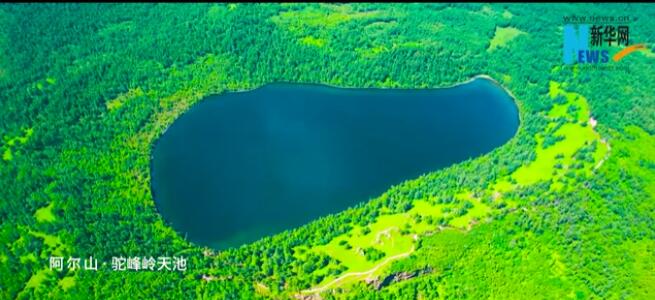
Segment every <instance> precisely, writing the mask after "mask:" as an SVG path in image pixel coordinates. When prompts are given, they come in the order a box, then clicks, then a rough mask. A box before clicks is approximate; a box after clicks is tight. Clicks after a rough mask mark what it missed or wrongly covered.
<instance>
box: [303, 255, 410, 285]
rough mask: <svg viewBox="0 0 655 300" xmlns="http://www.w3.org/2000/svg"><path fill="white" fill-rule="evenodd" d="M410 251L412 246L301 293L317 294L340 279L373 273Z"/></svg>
mask: <svg viewBox="0 0 655 300" xmlns="http://www.w3.org/2000/svg"><path fill="white" fill-rule="evenodd" d="M412 252H414V247H412V249H410V250H409V251H407V252H403V253H400V254H396V255H394V256H391V257H387V258H386V259H385V260H383V261H381V262H380V263H379V264H377V265H375V266H374V267H373V268H371V269H370V270H368V271H363V272H352V273H346V274H343V275H341V276H339V277H338V278H336V279H334V280H332V281H330V282H328V283H327V284H326V285H324V286H322V287H317V288H313V289H309V290H304V291H302V292H301V294H318V293H321V292H324V291H325V290H327V289H328V288H330V286H332V285H334V284H336V283H338V282H339V281H342V280H344V279H346V278H348V277H353V276H362V275H370V274H373V273H374V272H375V271H377V270H378V269H380V268H381V267H383V266H384V265H386V264H388V263H390V262H392V261H394V260H397V259H400V258H403V257H407V256H409V255H410V254H412Z"/></svg>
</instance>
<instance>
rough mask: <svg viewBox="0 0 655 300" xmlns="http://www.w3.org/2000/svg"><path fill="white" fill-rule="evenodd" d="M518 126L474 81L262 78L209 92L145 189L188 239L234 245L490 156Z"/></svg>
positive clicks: (164, 144) (503, 99)
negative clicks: (363, 83) (335, 83)
mask: <svg viewBox="0 0 655 300" xmlns="http://www.w3.org/2000/svg"><path fill="white" fill-rule="evenodd" d="M518 126H519V116H518V110H517V107H516V105H515V103H514V101H513V99H512V97H511V96H510V95H509V94H508V93H507V92H506V91H505V90H504V89H503V88H502V87H500V86H499V85H497V84H496V83H495V82H493V81H491V80H489V79H486V78H475V79H473V80H471V81H469V82H467V83H463V84H460V85H456V86H453V87H449V88H439V89H368V88H362V89H350V88H336V87H329V86H324V85H307V84H268V85H265V86H262V87H260V88H257V89H254V90H250V91H245V92H228V93H224V94H220V95H214V96H209V97H207V98H206V99H204V100H202V101H200V102H199V103H197V104H196V105H194V106H193V107H191V108H190V109H189V111H187V112H186V113H184V114H183V115H181V116H180V117H179V118H178V119H177V120H175V121H174V122H173V124H172V125H171V126H170V127H169V128H168V129H167V130H166V132H164V133H163V134H162V136H161V137H160V138H159V139H158V140H157V142H156V143H155V145H154V147H153V150H152V161H151V180H152V182H151V188H152V192H153V197H154V200H155V203H156V207H157V209H158V211H159V213H160V214H161V215H162V216H163V217H164V219H165V220H166V221H167V222H168V223H169V224H170V225H171V226H172V227H173V228H174V229H176V230H177V231H178V232H179V233H180V234H181V235H182V236H185V237H186V238H187V239H188V240H190V241H192V242H194V243H197V244H200V245H203V246H209V247H212V248H215V249H225V248H229V247H236V246H239V245H242V244H245V243H249V242H253V241H256V240H258V239H260V238H262V237H265V236H268V235H273V234H276V233H280V232H282V231H284V230H287V229H293V228H295V227H298V226H301V225H303V224H305V223H308V222H310V221H312V220H314V219H317V218H319V217H321V216H326V215H328V214H332V213H337V212H339V211H342V210H344V209H347V208H348V207H352V206H354V205H356V204H357V203H360V202H364V201H368V200H369V199H371V198H375V197H377V196H379V195H380V194H382V193H383V192H385V191H386V190H387V189H389V188H390V187H391V186H393V185H396V184H400V183H402V182H403V181H405V180H408V179H414V178H417V177H418V176H420V175H421V174H424V173H427V172H432V171H436V170H439V169H440V168H444V167H447V166H449V165H452V164H455V163H457V162H461V161H464V160H466V159H468V158H472V157H476V156H479V155H482V154H484V153H487V152H489V151H491V150H493V149H494V148H496V147H498V146H500V145H503V144H504V143H505V142H507V141H508V140H509V139H510V138H512V137H513V136H514V135H515V133H516V131H517V129H518Z"/></svg>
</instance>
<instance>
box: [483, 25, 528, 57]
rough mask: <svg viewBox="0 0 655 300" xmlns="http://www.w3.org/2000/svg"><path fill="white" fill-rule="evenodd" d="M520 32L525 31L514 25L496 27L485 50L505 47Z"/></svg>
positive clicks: (520, 33)
mask: <svg viewBox="0 0 655 300" xmlns="http://www.w3.org/2000/svg"><path fill="white" fill-rule="evenodd" d="M522 34H526V33H525V32H524V31H521V30H519V29H517V28H514V27H496V33H494V37H493V38H492V39H491V41H490V42H489V48H487V51H490V52H491V51H494V50H496V49H498V48H500V47H505V46H507V43H509V42H510V41H511V40H513V39H515V38H516V37H518V36H519V35H522Z"/></svg>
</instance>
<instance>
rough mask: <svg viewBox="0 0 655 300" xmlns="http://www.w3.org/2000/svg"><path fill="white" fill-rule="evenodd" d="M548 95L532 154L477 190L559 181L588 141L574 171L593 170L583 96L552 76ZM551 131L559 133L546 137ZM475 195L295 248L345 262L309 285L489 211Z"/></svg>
mask: <svg viewBox="0 0 655 300" xmlns="http://www.w3.org/2000/svg"><path fill="white" fill-rule="evenodd" d="M514 35H516V34H514ZM549 96H550V98H551V99H552V100H556V99H558V98H559V97H562V98H561V99H560V100H558V101H560V102H559V103H557V104H555V105H554V106H553V107H552V109H551V110H550V111H549V112H548V113H547V116H548V117H549V118H550V119H551V120H552V121H551V123H550V124H549V125H548V126H547V128H546V130H545V131H544V132H540V133H538V134H536V135H535V139H536V141H537V149H536V159H535V160H534V161H532V162H531V163H529V164H527V165H524V166H522V167H520V168H518V169H517V170H516V171H514V173H512V174H510V175H508V176H505V177H503V178H500V179H499V180H498V181H497V182H496V183H494V184H493V185H492V186H491V187H490V188H489V189H488V190H486V191H478V192H479V193H477V195H495V196H494V198H497V197H500V196H501V195H502V193H504V192H507V191H510V190H513V189H515V188H516V187H518V186H527V185H531V184H535V183H537V182H540V181H547V180H553V181H554V184H553V186H557V184H558V183H559V187H562V186H563V180H564V174H565V172H566V170H567V168H568V167H569V166H571V165H572V164H574V163H576V161H575V158H574V156H575V154H576V153H577V152H578V151H579V150H580V149H582V148H584V147H585V146H587V145H590V144H591V143H597V147H596V150H595V151H594V152H593V160H594V162H592V163H590V162H585V163H584V168H582V170H581V171H580V172H587V173H591V172H593V170H594V166H595V165H597V164H598V162H600V161H602V160H603V159H604V158H605V156H606V154H607V151H608V148H607V147H606V145H605V144H604V143H602V142H601V141H602V140H601V137H600V135H599V134H598V133H596V132H595V131H594V130H593V127H592V126H591V125H590V124H588V122H589V118H590V112H589V106H588V104H587V101H586V99H585V98H584V97H583V96H582V95H580V94H577V93H573V92H567V91H566V90H564V89H563V87H562V86H560V85H559V84H558V83H556V82H551V84H550V90H549ZM553 137H559V138H557V139H556V142H552V138H553ZM546 139H551V142H550V143H551V144H550V145H544V143H545V141H546ZM653 153H655V150H653ZM410 184H411V183H410ZM553 186H551V188H553ZM555 188H557V187H555ZM653 192H655V191H653ZM475 195H476V193H473V192H472V191H462V192H460V193H458V194H456V195H454V198H455V199H456V200H458V201H456V202H455V203H449V204H435V203H433V201H430V199H425V200H417V201H414V203H413V207H412V208H411V209H410V210H409V211H407V212H405V213H397V214H383V215H381V216H379V217H378V218H377V220H376V221H375V222H374V223H372V224H369V225H368V226H367V227H365V228H364V227H361V226H355V227H354V228H353V229H352V230H351V231H350V232H348V233H346V234H343V235H341V236H338V237H336V238H335V239H333V240H332V241H331V242H330V243H328V244H326V245H322V246H316V247H313V248H309V249H308V248H306V247H305V248H302V249H300V248H297V249H295V250H296V252H301V250H302V251H308V252H314V253H316V254H326V255H328V256H330V257H332V258H334V259H336V260H338V261H339V262H340V263H341V265H342V266H344V267H345V268H346V271H345V272H343V273H341V274H340V275H338V276H327V277H325V278H324V279H323V281H322V282H321V283H320V284H318V285H317V286H316V287H315V288H313V289H310V290H309V291H312V290H317V291H323V290H325V289H326V288H328V287H329V288H335V287H341V288H343V287H345V286H347V285H348V284H351V283H354V282H357V281H361V280H363V279H365V278H371V277H374V276H378V275H380V274H382V273H383V272H384V266H380V264H381V263H385V262H387V261H386V260H385V259H388V258H389V257H395V256H399V255H403V254H408V251H409V252H411V251H412V250H413V249H414V247H415V242H416V240H417V239H418V238H420V236H421V235H424V234H427V233H431V232H441V230H443V229H445V228H448V227H450V228H452V229H459V230H461V231H462V232H466V230H467V229H470V228H471V226H472V225H474V224H476V222H478V221H480V220H483V219H484V218H485V217H487V216H490V215H491V214H492V213H493V209H492V208H491V207H490V206H488V205H486V204H485V203H483V202H481V201H480V199H479V198H476V196H475ZM466 202H468V203H469V204H468V207H467V209H466V210H462V203H466ZM508 204H509V207H515V205H516V204H515V203H512V202H511V201H509V203H508ZM427 220H430V222H428V221H427ZM435 220H439V221H438V222H437V221H435ZM369 247H373V248H375V249H377V250H380V251H382V252H384V254H385V255H384V256H383V257H381V258H378V259H376V260H374V261H370V260H367V259H366V257H365V255H364V254H363V251H362V249H366V248H369ZM548 255H549V257H550V263H549V265H551V266H552V267H553V272H554V273H561V272H565V270H564V269H563V264H562V263H561V261H560V259H559V254H558V253H550V252H549V254H548ZM298 257H300V256H298ZM400 258H403V257H400ZM328 267H330V266H328ZM328 267H326V269H327V268H328ZM320 271H321V270H319V272H320ZM367 271H369V272H367ZM373 271H374V272H373ZM364 273H365V274H364ZM305 292H307V291H305Z"/></svg>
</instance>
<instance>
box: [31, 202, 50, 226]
mask: <svg viewBox="0 0 655 300" xmlns="http://www.w3.org/2000/svg"><path fill="white" fill-rule="evenodd" d="M54 205H55V203H54V202H50V204H48V205H47V206H44V207H41V208H39V209H37V210H36V212H34V218H36V220H37V221H38V222H52V221H54V220H55V215H54V214H53V213H52V208H53V207H54Z"/></svg>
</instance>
